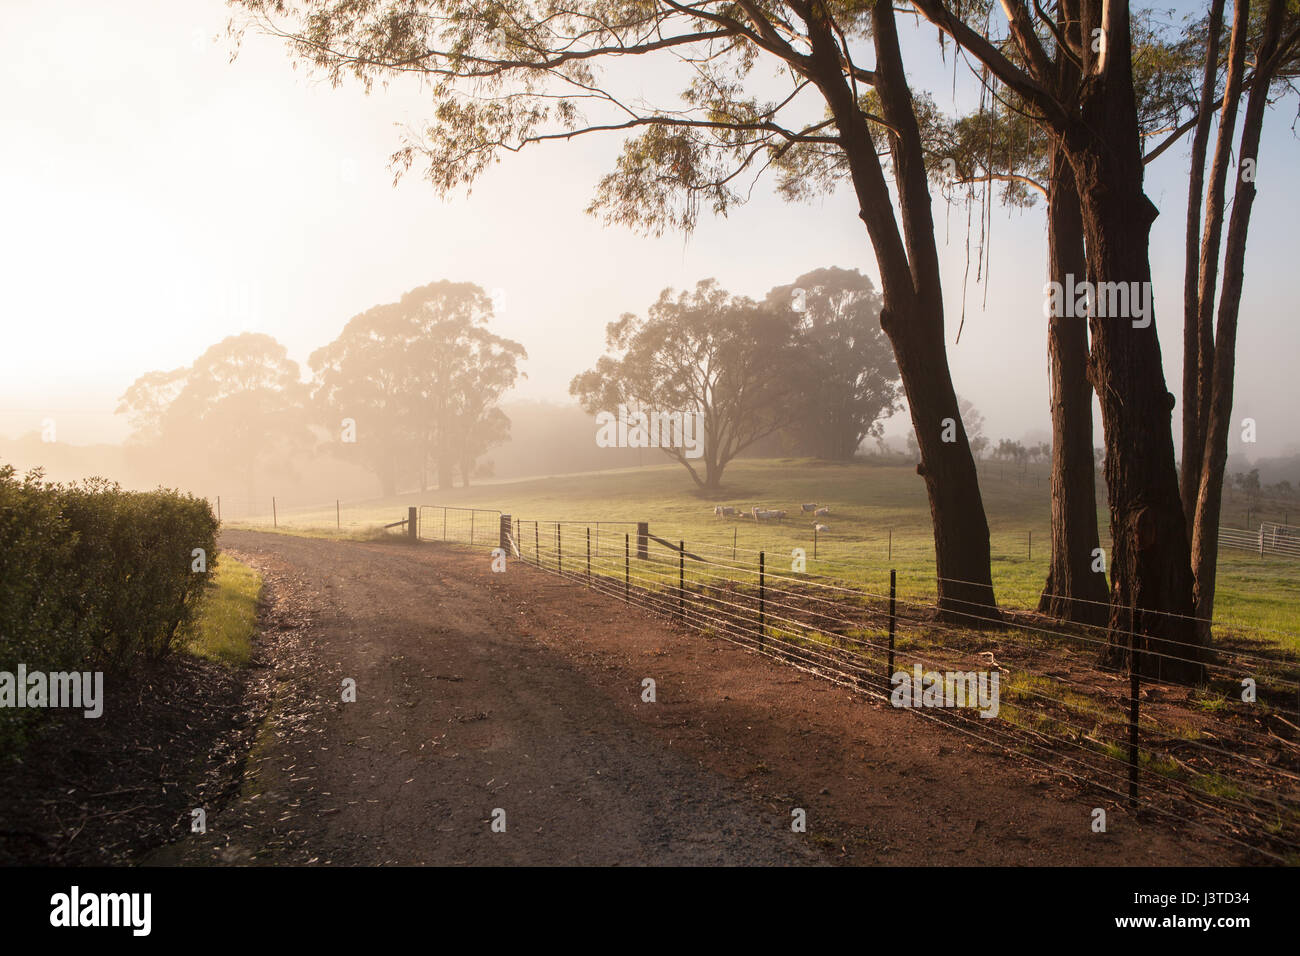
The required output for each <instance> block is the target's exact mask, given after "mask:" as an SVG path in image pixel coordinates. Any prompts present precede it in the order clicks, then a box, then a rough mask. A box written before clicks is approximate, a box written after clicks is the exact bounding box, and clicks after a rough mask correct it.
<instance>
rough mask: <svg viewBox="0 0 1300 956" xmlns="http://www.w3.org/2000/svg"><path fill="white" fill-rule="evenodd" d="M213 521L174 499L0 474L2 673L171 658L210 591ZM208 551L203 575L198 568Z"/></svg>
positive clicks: (197, 505) (173, 494)
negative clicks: (197, 558) (198, 553)
mask: <svg viewBox="0 0 1300 956" xmlns="http://www.w3.org/2000/svg"><path fill="white" fill-rule="evenodd" d="M216 535H217V519H216V516H215V515H213V513H212V509H211V507H209V505H208V503H207V502H206V501H204V500H202V499H200V498H195V497H194V496H193V495H188V494H181V493H180V492H178V491H169V490H162V489H160V490H158V491H148V492H136V491H124V490H122V488H120V487H119V486H117V485H116V484H113V483H111V482H108V481H105V480H103V479H99V478H93V479H90V480H88V481H84V482H81V483H79V484H68V485H61V484H51V483H49V482H46V481H44V480H43V478H42V475H41V473H40V472H39V471H36V472H31V473H29V474H27V475H26V476H25V477H23V478H21V479H19V478H18V477H17V476H16V473H15V472H14V469H13V467H12V466H9V465H5V466H0V670H9V671H12V670H13V669H14V667H15V666H16V665H17V664H18V663H19V662H21V663H25V664H26V665H27V667H28V669H29V670H37V669H39V670H65V669H71V668H75V669H78V670H86V669H105V668H107V669H116V668H119V667H127V666H130V664H131V663H132V662H133V661H137V660H143V659H152V658H158V657H161V656H163V655H165V654H166V653H168V652H169V651H170V650H171V649H172V648H173V646H174V645H175V644H176V642H177V640H178V636H179V633H180V631H181V628H182V626H183V625H184V624H186V623H187V622H188V621H190V620H191V619H192V618H193V617H194V615H195V613H196V611H197V610H198V607H199V604H200V602H201V601H202V599H203V596H204V594H205V592H206V590H207V585H208V581H209V579H210V577H211V572H212V571H213V570H214V569H215V565H216ZM195 548H202V549H203V552H204V554H205V556H206V563H207V573H197V572H195V571H193V570H192V565H193V560H194V559H193V552H194V549H195Z"/></svg>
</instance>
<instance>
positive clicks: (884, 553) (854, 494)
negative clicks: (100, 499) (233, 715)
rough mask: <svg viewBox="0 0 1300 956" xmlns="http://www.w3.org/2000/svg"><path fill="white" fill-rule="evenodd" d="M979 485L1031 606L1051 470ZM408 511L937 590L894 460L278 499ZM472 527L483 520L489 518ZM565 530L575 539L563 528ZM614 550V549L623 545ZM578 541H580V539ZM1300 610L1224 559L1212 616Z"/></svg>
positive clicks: (1278, 563)
mask: <svg viewBox="0 0 1300 956" xmlns="http://www.w3.org/2000/svg"><path fill="white" fill-rule="evenodd" d="M981 490H982V493H983V497H984V506H985V511H986V513H987V515H988V520H989V532H990V540H991V547H992V555H993V579H994V585H995V588H996V590H997V596H998V600H999V602H1000V603H1001V604H1003V605H1004V606H1007V607H1020V608H1029V607H1033V606H1034V605H1035V604H1036V603H1037V600H1038V595H1039V593H1040V592H1041V590H1042V585H1043V581H1044V579H1045V577H1046V573H1047V559H1048V546H1049V543H1050V530H1051V525H1050V497H1049V490H1048V477H1047V470H1046V467H1045V466H1038V467H1036V468H1035V467H1032V466H1031V467H1030V468H1029V469H1027V470H1026V471H1023V472H1022V471H1021V470H1020V469H1019V468H1018V467H1016V466H1010V465H1008V466H1006V467H1005V468H1003V467H1002V466H1000V465H998V464H996V463H987V462H986V463H983V464H982V465H981ZM1098 501H1099V503H1100V504H1101V506H1102V509H1101V511H1100V513H1099V527H1100V529H1101V533H1102V540H1101V544H1102V547H1103V548H1104V549H1106V550H1107V553H1109V543H1110V542H1109V535H1108V533H1107V529H1108V518H1107V515H1106V512H1105V510H1104V503H1105V491H1104V486H1099V488H1098ZM802 502H816V503H817V504H818V505H823V506H826V507H829V508H830V509H831V510H830V514H829V516H827V517H824V518H821V519H817V520H819V521H821V522H824V523H825V524H826V525H828V526H829V528H830V531H829V532H827V533H824V534H821V535H818V536H817V541H816V542H815V545H814V540H813V539H814V535H813V530H812V526H813V523H814V522H813V518H812V516H811V515H803V514H800V512H799V505H800V504H801V503H802ZM269 504H270V502H269V501H268V502H266V505H269ZM715 504H724V505H734V506H737V507H740V508H743V509H744V510H746V511H748V509H749V508H750V507H751V506H752V505H758V506H760V507H764V508H772V509H778V508H779V509H785V510H786V511H788V512H789V518H788V519H787V520H786V521H784V522H781V523H776V522H762V523H758V524H756V523H755V522H753V521H752V520H741V521H737V520H734V519H721V520H719V519H717V518H715V517H714V516H713V507H714V505H715ZM232 505H233V507H232ZM409 505H443V506H454V507H460V508H485V509H492V510H497V511H502V512H505V513H508V514H511V515H512V516H514V517H515V518H518V519H521V520H523V521H529V522H531V521H539V522H542V523H543V527H545V523H546V522H552V521H563V522H578V523H580V524H583V525H585V524H590V525H591V526H592V527H593V528H595V526H596V524H597V523H598V522H600V523H602V528H601V531H600V535H601V537H602V539H603V541H602V550H605V549H607V548H611V547H612V545H611V544H610V543H609V539H608V536H609V535H610V534H613V535H614V536H615V538H616V539H617V538H621V537H622V534H623V533H624V531H625V530H629V529H625V528H619V527H616V526H614V525H612V524H609V523H613V522H630V521H648V522H649V524H650V530H651V532H652V533H654V534H656V535H659V536H660V537H663V538H666V539H668V540H670V541H678V540H683V541H685V543H686V547H687V548H688V549H689V550H693V551H696V552H698V553H700V554H701V555H704V556H706V557H707V556H710V555H712V556H718V557H725V558H727V559H728V560H729V559H730V558H731V555H732V553H733V551H732V549H733V546H734V548H735V552H734V553H735V556H736V560H738V561H742V562H743V561H745V560H747V559H748V560H751V561H753V562H755V563H756V562H757V555H758V552H759V551H764V552H766V556H767V562H768V567H769V568H772V569H773V570H789V565H790V562H791V560H792V557H791V555H792V551H793V549H794V548H796V547H800V548H803V549H805V552H806V556H807V571H808V572H809V573H810V574H816V575H820V576H826V577H830V578H834V579H837V580H841V581H844V582H846V583H851V584H853V585H855V586H858V587H861V588H864V589H866V590H867V591H869V592H871V593H876V594H880V593H883V592H884V591H886V590H887V588H888V581H889V570H890V569H891V568H894V569H896V570H897V572H898V587H899V594H900V597H901V598H902V599H905V600H914V601H929V600H932V599H933V598H934V596H935V581H934V574H935V563H934V545H933V541H932V539H931V525H930V512H929V504H928V501H927V499H926V494H925V486H924V483H923V481H922V479H921V478H920V477H918V476H917V475H916V472H915V467H914V466H913V465H911V464H907V463H898V462H888V461H872V460H866V461H856V462H853V463H850V464H832V463H826V462H818V461H812V460H804V459H749V460H741V461H737V462H733V463H732V464H731V465H730V466H729V467H728V469H727V472H726V475H725V478H724V482H723V490H722V492H721V494H720V495H718V496H709V497H706V496H704V495H702V494H700V493H699V492H697V491H696V489H695V487H694V485H693V483H692V482H691V480H690V477H689V476H688V475H687V474H686V472H685V470H684V469H682V468H681V467H679V466H676V465H672V464H666V465H662V466H655V467H646V468H638V469H625V470H619V471H605V472H593V473H585V474H575V475H563V476H555V477H545V478H532V479H526V480H520V481H500V482H489V483H485V484H480V485H477V486H474V487H471V488H455V489H450V490H443V491H437V490H430V491H428V492H424V493H417V494H409V495H402V496H398V497H396V498H391V499H386V500H376V501H369V502H345V503H342V504H341V505H340V507H339V511H338V514H337V516H336V512H335V506H334V504H333V503H331V504H330V505H328V506H327V507H324V508H321V507H296V506H295V504H294V503H293V502H279V503H278V504H277V511H278V514H277V517H276V523H277V524H278V526H279V529H280V530H285V531H291V532H293V533H299V534H314V535H321V536H336V535H343V536H348V537H357V536H371V535H373V534H374V529H375V528H376V527H378V526H380V525H383V524H387V523H390V522H394V521H398V520H400V519H402V518H405V517H406V508H407V507H408V506H409ZM1228 505H1229V507H1227V508H1225V513H1229V514H1230V513H1235V512H1234V509H1236V510H1244V509H1242V508H1240V507H1239V506H1238V504H1237V503H1236V502H1235V501H1233V500H1231V499H1230V500H1229V502H1228ZM226 508H227V514H226V515H225V518H226V523H227V524H229V525H231V526H235V527H258V528H266V527H269V526H270V525H271V523H272V516H271V513H270V508H269V507H265V508H263V509H256V508H249V509H239V508H238V506H237V504H236V503H235V502H227V504H226ZM440 514H441V513H440V512H439V516H440ZM424 520H425V522H426V527H425V528H424V529H423V533H424V536H425V537H431V538H437V537H438V536H439V532H440V528H439V527H437V522H431V521H430V520H429V517H428V516H426V518H425V519H424ZM478 520H479V521H480V523H481V522H483V520H484V518H483V517H482V516H480V518H479V519H478ZM439 522H440V518H439ZM565 533H566V534H573V532H572V531H570V530H569V529H567V528H566V530H565ZM578 533H581V531H580V529H578ZM552 534H553V531H552ZM522 537H525V538H526V537H527V535H522ZM575 537H576V535H575ZM570 540H573V538H571V539H570ZM615 544H616V546H617V550H618V551H619V553H621V549H622V543H621V541H616V542H615ZM550 546H552V544H551V543H550V542H547V543H543V549H544V550H545V549H546V548H547V547H550ZM572 546H573V547H575V548H577V547H579V546H578V544H577V542H576V541H575V542H574V544H573V545H572ZM814 547H815V550H816V556H815V557H814ZM1298 609H1300V562H1297V561H1295V560H1293V559H1289V558H1284V557H1276V556H1269V557H1264V558H1260V557H1258V556H1256V555H1254V554H1251V553H1248V552H1244V551H1231V550H1225V551H1224V552H1223V553H1222V555H1221V557H1220V569H1219V585H1218V607H1217V609H1216V614H1215V617H1216V621H1219V622H1221V623H1222V624H1223V625H1226V626H1229V627H1231V628H1232V629H1233V630H1235V631H1241V632H1244V633H1246V634H1247V635H1253V636H1257V637H1258V638H1259V639H1261V640H1265V641H1268V642H1270V643H1273V642H1275V643H1278V644H1281V645H1283V646H1287V647H1292V648H1300V627H1298V626H1297V624H1296V612H1297V610H1298Z"/></svg>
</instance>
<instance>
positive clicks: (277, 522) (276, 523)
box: [271, 495, 280, 528]
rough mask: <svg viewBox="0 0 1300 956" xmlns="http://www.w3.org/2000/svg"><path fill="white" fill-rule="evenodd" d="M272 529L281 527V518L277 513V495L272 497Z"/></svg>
mask: <svg viewBox="0 0 1300 956" xmlns="http://www.w3.org/2000/svg"><path fill="white" fill-rule="evenodd" d="M271 527H272V528H278V527H280V518H279V516H278V515H277V514H276V512H275V495H272V496H271Z"/></svg>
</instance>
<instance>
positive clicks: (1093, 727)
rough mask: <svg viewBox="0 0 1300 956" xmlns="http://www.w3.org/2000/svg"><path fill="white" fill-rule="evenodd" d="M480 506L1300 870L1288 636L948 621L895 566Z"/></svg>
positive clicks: (633, 580) (1107, 789) (833, 676)
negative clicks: (814, 558)
mask: <svg viewBox="0 0 1300 956" xmlns="http://www.w3.org/2000/svg"><path fill="white" fill-rule="evenodd" d="M473 510H474V511H475V512H476V514H473V515H471V519H472V521H473V523H474V528H475V530H474V531H473V532H471V535H472V538H473V543H474V544H475V545H478V546H482V547H491V548H502V549H503V550H504V551H505V552H506V554H507V555H509V556H510V557H513V558H515V559H517V560H522V561H523V562H526V563H528V564H531V565H533V566H534V567H536V568H538V569H540V570H543V571H546V572H549V573H552V574H556V575H558V576H560V577H562V578H563V579H565V580H568V581H572V582H574V583H577V584H581V585H584V586H586V587H589V588H591V589H592V590H594V591H597V592H599V593H601V594H604V595H607V596H609V597H612V598H616V599H618V600H622V601H626V602H628V603H630V604H633V605H636V606H638V607H641V608H644V609H646V610H648V611H651V612H654V613H657V614H660V615H663V616H665V617H669V618H672V619H674V620H676V621H678V622H680V623H681V624H683V625H685V626H688V627H691V628H693V629H696V630H698V631H701V632H704V633H706V634H708V635H711V636H714V637H717V638H721V639H724V640H728V641H731V642H733V643H735V644H738V645H740V646H743V647H746V648H748V649H750V650H752V651H756V652H758V653H762V654H764V655H766V656H769V657H772V658H776V659H778V660H780V661H782V662H783V663H785V664H788V665H790V666H793V667H797V668H799V669H801V670H804V671H808V672H811V673H815V674H817V675H819V676H821V677H823V678H826V679H829V680H833V681H836V682H838V683H840V684H844V685H846V686H849V687H851V688H853V689H855V690H856V691H858V692H860V693H863V694H864V695H867V696H870V697H873V698H877V699H880V700H884V701H888V702H889V703H890V704H892V705H893V706H895V707H901V708H905V709H908V710H911V711H913V712H914V713H915V714H917V715H919V716H920V717H922V718H925V719H927V720H933V721H936V722H938V723H941V724H943V725H945V726H947V727H949V728H950V729H952V730H954V731H956V732H958V733H961V734H963V735H965V736H967V737H969V738H970V739H971V740H972V741H973V742H977V743H979V744H982V745H986V746H993V747H995V748H998V749H999V750H1002V751H1004V752H1007V753H1010V754H1013V755H1015V756H1016V757H1017V758H1019V759H1023V760H1025V761H1027V762H1029V763H1032V764H1035V765H1038V766H1041V767H1043V768H1045V769H1049V770H1051V771H1052V772H1054V773H1059V774H1064V775H1065V776H1067V777H1069V778H1072V779H1074V780H1076V781H1077V782H1078V783H1080V784H1081V785H1083V786H1085V787H1086V788H1089V790H1090V791H1091V792H1094V793H1097V794H1098V795H1100V796H1103V797H1104V798H1105V799H1109V800H1113V801H1115V802H1118V803H1126V804H1128V805H1129V806H1131V807H1134V808H1137V809H1139V810H1140V811H1143V812H1147V813H1150V814H1152V815H1155V816H1159V817H1162V818H1165V819H1168V820H1170V821H1173V822H1175V823H1177V824H1178V825H1179V826H1185V827H1189V828H1193V829H1198V830H1202V831H1205V832H1212V833H1214V834H1217V835H1218V836H1219V837H1221V838H1222V839H1224V840H1226V841H1228V842H1230V843H1233V844H1236V845H1238V846H1240V847H1241V848H1249V850H1250V851H1251V852H1252V853H1257V854H1259V855H1261V856H1262V857H1263V858H1264V859H1267V860H1270V861H1273V862H1290V863H1296V862H1300V658H1298V657H1297V655H1296V654H1295V653H1293V652H1290V651H1286V650H1284V649H1281V648H1279V647H1277V646H1276V645H1275V643H1274V642H1271V641H1267V640H1261V639H1260V638H1259V636H1257V635H1250V634H1244V633H1238V632H1228V633H1223V631H1222V629H1220V631H1219V632H1216V639H1215V642H1214V645H1213V647H1212V648H1211V649H1210V651H1209V653H1206V652H1205V649H1204V648H1202V647H1201V646H1200V645H1199V644H1197V643H1196V641H1195V640H1194V639H1193V640H1187V641H1178V640H1173V639H1169V638H1167V637H1166V638H1164V639H1163V640H1162V641H1161V642H1156V641H1154V640H1152V639H1151V635H1150V631H1151V630H1152V628H1153V627H1155V628H1157V629H1158V628H1159V621H1158V620H1156V619H1155V618H1153V617H1152V615H1151V614H1150V612H1144V613H1142V614H1140V615H1137V616H1134V617H1132V618H1129V619H1128V620H1127V621H1125V620H1123V619H1122V618H1121V620H1120V622H1119V624H1118V625H1117V624H1116V623H1115V622H1114V621H1112V622H1111V623H1110V624H1108V625H1105V626H1090V625H1074V624H1069V625H1063V624H1061V623H1060V622H1058V621H1056V620H1054V619H1051V618H1048V617H1045V616H1043V615H1039V614H1037V613H1034V612H1030V611H1004V612H1003V613H1002V614H1001V615H1000V617H999V618H998V619H996V620H994V619H991V618H990V617H989V616H988V612H987V611H986V610H984V609H982V608H978V607H974V606H970V607H968V608H967V609H965V610H962V609H961V608H960V606H959V609H958V610H956V611H952V610H951V609H950V608H949V609H947V610H946V613H944V614H942V615H940V614H938V613H937V611H938V609H937V608H936V606H935V605H934V604H933V603H931V602H927V601H923V600H916V599H914V598H911V597H908V596H905V595H903V594H901V593H900V590H899V587H898V581H897V575H896V573H895V572H894V571H891V570H889V569H887V568H885V567H881V568H880V569H879V571H878V574H877V575H876V577H875V581H877V582H878V583H874V584H868V585H865V586H864V585H859V584H847V583H844V582H842V581H837V580H835V579H834V578H833V577H828V576H824V575H820V574H810V573H808V572H807V571H806V569H805V568H804V567H801V566H800V563H799V561H798V559H797V557H795V558H793V559H792V558H791V557H787V554H788V552H786V554H782V555H780V556H779V557H778V555H777V554H775V553H769V552H767V551H766V550H762V549H759V550H753V549H749V548H745V547H742V546H740V545H739V543H737V542H736V541H735V538H734V537H733V541H732V543H731V545H730V546H728V545H726V544H725V543H723V544H722V545H721V546H719V545H718V544H717V543H716V542H700V543H692V542H688V541H686V540H684V539H682V538H680V537H679V538H676V539H671V538H668V537H664V536H660V535H657V534H654V533H652V532H651V531H650V528H649V526H648V523H646V522H631V521H601V522H599V523H597V522H588V521H575V520H552V521H544V520H540V519H539V520H522V519H520V518H516V517H512V516H510V515H502V514H501V513H500V512H496V511H483V510H481V509H473ZM461 511H465V512H469V511H471V509H452V508H447V509H444V508H441V507H432V506H429V507H428V511H427V512H424V511H423V509H422V514H424V516H423V517H422V519H421V536H422V537H425V538H433V539H437V538H438V534H437V533H431V531H433V532H436V530H437V521H438V520H439V517H441V518H442V520H445V521H447V522H448V525H447V526H448V529H449V530H448V532H447V536H446V538H445V540H447V541H450V542H456V543H465V544H468V543H470V537H471V535H466V534H465V533H464V530H465V528H466V522H467V520H469V519H466V518H465V517H464V516H458V513H459V512H461ZM431 516H432V519H433V520H432V524H431ZM494 518H495V521H496V526H495V528H494V533H489V532H488V531H487V530H486V529H485V528H484V525H483V523H484V522H491V521H492V520H493V519H494ZM455 529H459V530H455ZM951 583H954V584H960V583H962V582H951ZM1107 656H1109V660H1110V663H1109V664H1103V663H1101V661H1102V660H1105V659H1107ZM1152 657H1155V658H1161V659H1164V660H1169V661H1177V662H1189V663H1190V662H1196V663H1202V664H1204V665H1205V668H1206V671H1205V673H1206V674H1207V679H1206V681H1205V682H1204V683H1203V684H1200V685H1199V686H1197V687H1192V688H1189V687H1186V686H1183V685H1180V684H1177V683H1173V682H1171V681H1166V680H1161V679H1158V678H1152V677H1149V676H1143V675H1145V674H1148V673H1149V669H1148V668H1147V667H1145V666H1143V663H1142V662H1143V660H1144V659H1150V658H1152ZM1135 662H1136V665H1137V666H1135ZM994 675H996V677H995V676H994Z"/></svg>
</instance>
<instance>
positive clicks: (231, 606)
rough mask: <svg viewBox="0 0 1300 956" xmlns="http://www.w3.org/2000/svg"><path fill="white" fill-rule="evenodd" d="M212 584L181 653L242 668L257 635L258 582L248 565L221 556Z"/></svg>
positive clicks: (225, 555) (255, 574) (259, 586)
mask: <svg viewBox="0 0 1300 956" xmlns="http://www.w3.org/2000/svg"><path fill="white" fill-rule="evenodd" d="M214 575H215V581H214V586H213V589H212V592H211V593H210V594H209V595H208V599H207V601H206V602H205V603H204V605H203V609H202V611H201V612H200V613H199V617H198V619H197V620H195V621H194V623H193V625H192V626H191V627H190V629H189V631H188V632H187V633H186V635H185V644H184V646H185V649H186V650H187V651H188V652H189V653H191V654H193V655H194V656H196V657H203V658H206V659H208V660H212V661H217V662H218V663H221V664H227V665H229V666H232V667H242V666H244V665H245V664H247V663H248V658H249V656H250V655H251V654H252V641H253V637H254V635H256V634H257V602H258V598H259V597H260V596H261V593H262V578H261V575H259V574H258V573H257V572H256V571H254V570H253V569H252V568H250V567H249V566H248V565H246V564H243V563H241V562H239V561H236V560H235V559H234V558H232V557H231V556H230V555H228V554H223V555H221V559H220V561H219V562H218V564H217V569H216V571H215V572H214Z"/></svg>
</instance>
